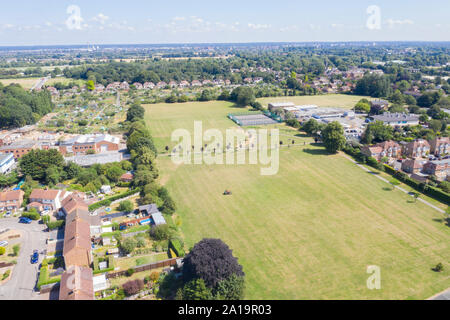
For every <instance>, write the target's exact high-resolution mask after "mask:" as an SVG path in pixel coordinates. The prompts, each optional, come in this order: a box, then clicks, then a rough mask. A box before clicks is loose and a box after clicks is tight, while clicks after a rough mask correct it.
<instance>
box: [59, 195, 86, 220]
mask: <svg viewBox="0 0 450 320" xmlns="http://www.w3.org/2000/svg"><path fill="white" fill-rule="evenodd" d="M85 199H86V196H85V195H84V197H83V195H82V193H72V194H70V195H69V196H67V197H66V198H65V199H64V200H62V201H61V211H60V212H61V213H62V214H63V215H65V216H67V215H69V214H71V213H72V212H74V211H75V210H77V209H84V210H86V211H88V207H89V206H88V204H87V203H86V201H85Z"/></svg>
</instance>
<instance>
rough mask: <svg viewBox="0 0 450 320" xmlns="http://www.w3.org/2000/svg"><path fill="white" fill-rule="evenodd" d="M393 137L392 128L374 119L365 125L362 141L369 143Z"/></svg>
mask: <svg viewBox="0 0 450 320" xmlns="http://www.w3.org/2000/svg"><path fill="white" fill-rule="evenodd" d="M392 138H393V129H392V127H391V126H389V125H385V124H384V123H383V122H382V121H375V122H373V123H371V124H369V125H368V126H367V129H366V131H365V133H364V135H363V138H362V142H363V143H366V144H371V143H373V142H383V141H388V140H391V139H392Z"/></svg>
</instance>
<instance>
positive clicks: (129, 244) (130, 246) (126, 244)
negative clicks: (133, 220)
mask: <svg viewBox="0 0 450 320" xmlns="http://www.w3.org/2000/svg"><path fill="white" fill-rule="evenodd" d="M136 246H137V242H136V240H134V239H133V238H128V239H125V240H124V241H123V242H122V243H121V244H120V248H121V249H122V250H123V251H124V252H125V253H126V254H130V253H131V252H133V250H134V249H136Z"/></svg>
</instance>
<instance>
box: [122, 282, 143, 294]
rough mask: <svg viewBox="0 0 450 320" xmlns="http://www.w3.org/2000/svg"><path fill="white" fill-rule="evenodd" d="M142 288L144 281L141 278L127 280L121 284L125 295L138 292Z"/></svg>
mask: <svg viewBox="0 0 450 320" xmlns="http://www.w3.org/2000/svg"><path fill="white" fill-rule="evenodd" d="M143 288H144V281H142V280H141V279H137V280H133V281H128V282H126V283H124V284H123V290H124V291H125V294H126V295H127V296H132V295H135V294H138V293H139V292H140V291H141V290H142V289H143Z"/></svg>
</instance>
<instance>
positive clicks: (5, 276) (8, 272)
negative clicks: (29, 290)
mask: <svg viewBox="0 0 450 320" xmlns="http://www.w3.org/2000/svg"><path fill="white" fill-rule="evenodd" d="M10 274H11V270H6V272H5V273H4V274H3V276H2V280H5V279H7V278H8V277H9V275H10Z"/></svg>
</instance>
